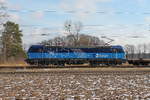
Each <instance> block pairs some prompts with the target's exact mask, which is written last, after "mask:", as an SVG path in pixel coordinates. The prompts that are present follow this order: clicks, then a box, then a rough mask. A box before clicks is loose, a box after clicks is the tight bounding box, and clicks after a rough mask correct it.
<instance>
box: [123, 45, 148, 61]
mask: <svg viewBox="0 0 150 100" xmlns="http://www.w3.org/2000/svg"><path fill="white" fill-rule="evenodd" d="M124 48H125V52H126V54H127V57H128V58H129V59H137V58H146V59H149V58H150V44H149V43H148V44H146V43H143V44H138V45H130V44H127V45H125V46H124Z"/></svg>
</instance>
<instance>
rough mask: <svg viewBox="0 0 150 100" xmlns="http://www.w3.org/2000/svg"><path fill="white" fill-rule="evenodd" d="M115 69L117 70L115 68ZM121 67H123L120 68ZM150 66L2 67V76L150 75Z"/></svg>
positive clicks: (0, 71) (0, 70)
mask: <svg viewBox="0 0 150 100" xmlns="http://www.w3.org/2000/svg"><path fill="white" fill-rule="evenodd" d="M113 67H115V68H113ZM120 67H121V66H120ZM147 67H149V66H140V67H135V66H133V67H129V66H124V67H121V68H118V66H117V67H116V66H111V67H107V68H106V67H103V68H100V67H94V68H93V67H85V66H84V67H83V66H82V67H81V66H76V67H75V66H73V67H72V66H68V67H65V68H60V67H59V68H58V67H48V66H47V67H42V68H41V67H40V68H37V66H34V67H33V66H32V67H31V66H26V67H19V66H17V67H12V66H11V67H4V66H3V67H0V74H43V73H47V74H59V75H63V74H74V75H143V74H148V75H150V67H149V68H147Z"/></svg>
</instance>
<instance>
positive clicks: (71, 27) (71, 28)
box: [64, 21, 83, 46]
mask: <svg viewBox="0 0 150 100" xmlns="http://www.w3.org/2000/svg"><path fill="white" fill-rule="evenodd" d="M64 26H65V27H64V28H65V31H66V32H67V33H68V35H70V36H71V37H72V39H73V40H72V41H73V46H79V43H78V42H79V36H80V31H81V30H82V28H83V25H82V23H81V22H75V23H72V21H66V22H65V24H64Z"/></svg>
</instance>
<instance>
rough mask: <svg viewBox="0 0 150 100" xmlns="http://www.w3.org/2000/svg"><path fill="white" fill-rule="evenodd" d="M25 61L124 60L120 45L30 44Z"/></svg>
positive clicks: (109, 62)
mask: <svg viewBox="0 0 150 100" xmlns="http://www.w3.org/2000/svg"><path fill="white" fill-rule="evenodd" d="M27 55H28V58H27V59H26V62H27V63H28V64H30V65H49V64H51V65H58V66H64V65H65V64H90V65H91V66H97V65H117V64H122V63H124V62H125V61H126V55H125V52H124V50H123V47H122V46H101V47H62V46H44V45H32V46H31V47H30V48H29V50H28V52H27Z"/></svg>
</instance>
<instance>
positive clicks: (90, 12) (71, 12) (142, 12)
mask: <svg viewBox="0 0 150 100" xmlns="http://www.w3.org/2000/svg"><path fill="white" fill-rule="evenodd" d="M0 10H1V9H0ZM7 11H8V12H16V13H33V12H43V13H68V14H75V13H84V14H132V15H133V14H143V15H149V14H150V11H136V12H135V11H103V10H96V11H89V10H86V11H84V10H53V9H47V10H28V9H8V10H7Z"/></svg>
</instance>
